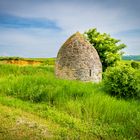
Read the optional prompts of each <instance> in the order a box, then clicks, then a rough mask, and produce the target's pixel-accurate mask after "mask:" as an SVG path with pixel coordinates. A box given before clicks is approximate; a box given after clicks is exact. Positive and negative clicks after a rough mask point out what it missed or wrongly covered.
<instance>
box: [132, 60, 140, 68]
mask: <svg viewBox="0 0 140 140" xmlns="http://www.w3.org/2000/svg"><path fill="white" fill-rule="evenodd" d="M131 66H132V68H134V69H139V68H140V64H139V63H138V62H134V61H133V62H131Z"/></svg>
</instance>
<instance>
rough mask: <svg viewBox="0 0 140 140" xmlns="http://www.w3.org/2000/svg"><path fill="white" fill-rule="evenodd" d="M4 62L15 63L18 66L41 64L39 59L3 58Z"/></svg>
mask: <svg viewBox="0 0 140 140" xmlns="http://www.w3.org/2000/svg"><path fill="white" fill-rule="evenodd" d="M4 63H6V64H15V65H20V66H27V65H34V66H38V65H40V64H41V62H40V61H34V60H4Z"/></svg>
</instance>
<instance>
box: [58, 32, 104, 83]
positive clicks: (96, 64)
mask: <svg viewBox="0 0 140 140" xmlns="http://www.w3.org/2000/svg"><path fill="white" fill-rule="evenodd" d="M55 74H56V76H57V77H59V78H63V79H71V80H81V81H92V82H99V81H101V79H102V64H101V61H100V58H99V56H98V53H97V51H96V50H95V48H94V47H93V46H92V45H91V44H90V43H89V42H88V41H87V40H86V39H85V38H84V36H83V35H81V34H80V33H79V32H77V33H76V34H74V35H72V36H71V37H70V38H69V39H68V40H67V41H66V42H65V43H64V44H63V46H62V47H61V48H60V50H59V52H58V55H57V59H56V65H55Z"/></svg>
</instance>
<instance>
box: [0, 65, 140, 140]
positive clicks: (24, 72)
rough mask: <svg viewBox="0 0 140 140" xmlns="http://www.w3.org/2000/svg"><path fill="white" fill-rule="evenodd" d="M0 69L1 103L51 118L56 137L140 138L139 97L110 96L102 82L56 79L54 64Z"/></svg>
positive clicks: (52, 130) (44, 117)
mask: <svg viewBox="0 0 140 140" xmlns="http://www.w3.org/2000/svg"><path fill="white" fill-rule="evenodd" d="M0 69H1V71H0V104H1V105H4V106H8V107H10V108H17V109H21V110H22V111H25V112H28V113H30V114H34V115H35V116H39V117H40V118H42V119H46V120H49V121H51V122H52V123H53V124H54V125H56V126H57V127H56V130H55V131H54V128H49V131H50V132H51V134H52V136H53V137H54V138H55V137H57V138H59V139H87V140H88V139H99V140H100V139H106V140H109V139H110V140H112V139H118V140H120V139H128V140H129V139H135V140H138V139H140V135H139V132H140V120H139V118H140V104H139V102H138V101H137V100H129V101H125V100H123V99H122V100H120V99H119V100H118V99H116V98H114V97H111V96H109V95H108V94H107V93H106V92H105V89H104V86H103V85H102V83H100V84H93V83H83V82H80V81H68V80H60V79H57V78H55V76H54V68H53V67H52V66H37V67H32V66H26V67H18V66H16V65H4V64H0ZM0 108H1V106H0ZM2 127H3V126H2ZM3 129H4V128H3ZM25 129H26V128H25ZM4 130H5V129H4ZM9 135H10V133H9ZM42 138H43V136H42Z"/></svg>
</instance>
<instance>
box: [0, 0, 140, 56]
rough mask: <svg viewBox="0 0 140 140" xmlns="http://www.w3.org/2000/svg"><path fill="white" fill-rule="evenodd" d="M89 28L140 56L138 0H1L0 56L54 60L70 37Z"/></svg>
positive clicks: (126, 50)
mask: <svg viewBox="0 0 140 140" xmlns="http://www.w3.org/2000/svg"><path fill="white" fill-rule="evenodd" d="M91 28H97V31H99V32H101V33H104V32H105V33H108V34H110V35H111V36H112V37H114V38H116V39H120V40H121V43H125V44H126V45H127V48H125V49H124V50H123V51H124V52H125V55H140V0H0V56H19V57H56V56H57V52H58V50H59V49H60V47H61V46H62V44H63V43H64V42H65V41H66V40H67V38H68V37H69V36H71V35H72V34H74V33H75V32H77V31H79V32H81V33H84V32H85V31H87V30H88V29H91Z"/></svg>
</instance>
